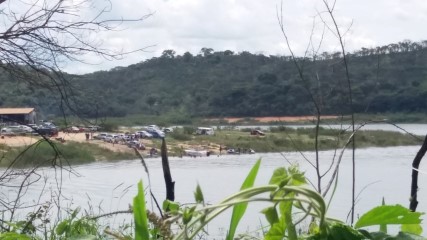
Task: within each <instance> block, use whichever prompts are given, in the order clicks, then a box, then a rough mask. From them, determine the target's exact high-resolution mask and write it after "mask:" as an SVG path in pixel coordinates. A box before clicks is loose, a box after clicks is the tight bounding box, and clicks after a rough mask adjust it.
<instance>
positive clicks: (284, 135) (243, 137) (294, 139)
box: [167, 127, 422, 152]
mask: <svg viewBox="0 0 427 240" xmlns="http://www.w3.org/2000/svg"><path fill="white" fill-rule="evenodd" d="M185 131H186V130H185V129H177V130H176V131H175V132H174V133H172V134H170V135H168V137H167V142H168V145H169V146H171V145H172V146H173V145H177V144H185V145H196V146H202V147H207V148H208V147H216V148H218V150H219V145H221V146H222V147H223V148H224V147H228V148H235V149H237V148H240V149H249V148H251V149H254V150H255V151H256V152H282V151H314V150H315V148H314V144H315V129H314V128H298V129H292V128H286V127H277V128H272V129H271V131H270V132H267V133H266V135H265V136H254V135H250V133H249V129H247V130H243V131H232V130H217V131H216V132H215V135H214V136H207V135H194V134H190V133H188V132H189V131H187V133H186V132H185ZM349 137H350V132H349V131H342V130H335V129H325V128H320V132H319V150H328V149H335V148H337V147H338V148H341V147H343V145H344V143H345V142H346V141H347V139H348V138H349ZM421 142H422V138H421V139H420V138H415V137H413V136H411V135H409V134H402V133H399V132H386V131H371V130H369V131H359V132H358V133H357V134H356V147H358V148H364V147H387V146H408V145H418V144H420V143H421Z"/></svg>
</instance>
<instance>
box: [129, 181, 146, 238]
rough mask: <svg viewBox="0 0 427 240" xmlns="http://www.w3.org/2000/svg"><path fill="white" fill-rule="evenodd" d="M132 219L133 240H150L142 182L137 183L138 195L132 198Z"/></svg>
mask: <svg viewBox="0 0 427 240" xmlns="http://www.w3.org/2000/svg"><path fill="white" fill-rule="evenodd" d="M133 217H134V219H135V240H148V239H150V235H149V232H148V219H147V210H146V207H145V195H144V187H143V185H142V181H139V182H138V194H137V195H136V196H135V197H134V198H133Z"/></svg>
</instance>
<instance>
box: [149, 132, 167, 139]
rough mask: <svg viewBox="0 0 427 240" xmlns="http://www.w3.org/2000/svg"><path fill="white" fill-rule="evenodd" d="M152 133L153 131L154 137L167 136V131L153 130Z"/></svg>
mask: <svg viewBox="0 0 427 240" xmlns="http://www.w3.org/2000/svg"><path fill="white" fill-rule="evenodd" d="M150 133H151V135H153V138H164V137H165V133H164V132H162V131H160V130H155V131H151V132H150Z"/></svg>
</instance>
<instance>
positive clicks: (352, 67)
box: [0, 40, 427, 117]
mask: <svg viewBox="0 0 427 240" xmlns="http://www.w3.org/2000/svg"><path fill="white" fill-rule="evenodd" d="M347 58H348V64H349V65H348V66H349V72H350V80H351V82H352V91H353V109H354V111H355V112H357V113H392V112H425V111H427V101H425V99H426V98H427V41H422V42H411V41H409V40H407V41H403V42H399V43H396V44H390V45H387V46H381V47H376V48H362V49H361V50H359V51H355V52H353V53H348V55H347ZM297 62H298V64H299V65H300V66H301V67H302V71H303V79H301V77H300V75H299V74H298V71H297V68H296V67H295V63H294V61H293V60H292V58H291V57H289V56H265V55H262V54H252V53H249V52H240V53H234V52H232V51H229V50H227V51H218V52H217V51H214V50H213V49H211V48H203V49H201V51H200V54H198V55H192V54H191V53H189V52H186V53H185V54H183V55H176V53H175V51H174V50H165V51H163V54H162V55H161V56H160V57H157V58H152V59H149V60H146V61H143V62H140V63H137V64H134V65H130V66H128V67H117V68H114V69H111V70H109V71H99V72H94V73H91V74H85V75H67V76H66V77H67V78H68V79H69V81H70V83H72V86H70V87H69V91H68V92H67V98H68V99H70V103H71V104H72V105H73V107H74V108H75V109H76V110H78V111H79V112H80V113H81V114H83V115H84V116H87V117H108V116H110V117H117V116H126V115H127V114H135V113H143V114H147V115H161V114H166V113H167V114H177V115H186V116H199V117H205V116H213V117H225V116H244V117H253V116H274V115H275V116H278V115H308V114H313V113H314V110H315V109H314V104H313V99H315V101H317V102H318V103H319V106H320V108H321V112H322V114H347V113H348V112H349V110H350V109H349V106H350V105H349V99H348V85H347V80H346V75H345V68H344V64H343V58H342V55H341V54H340V53H339V52H336V53H326V52H324V53H321V54H317V55H315V56H309V57H308V56H307V57H304V58H302V57H301V58H298V59H297ZM59 100H60V97H59V96H58V94H55V89H53V91H50V90H46V89H41V88H38V87H37V86H28V85H25V84H23V83H19V81H16V80H15V79H12V78H10V77H9V75H8V74H7V73H3V74H1V75H0V106H1V107H17V106H25V107H36V108H37V109H38V110H39V111H41V112H42V113H44V114H45V115H46V114H50V115H60V114H61V111H62V108H61V107H60V106H61V104H60V102H59Z"/></svg>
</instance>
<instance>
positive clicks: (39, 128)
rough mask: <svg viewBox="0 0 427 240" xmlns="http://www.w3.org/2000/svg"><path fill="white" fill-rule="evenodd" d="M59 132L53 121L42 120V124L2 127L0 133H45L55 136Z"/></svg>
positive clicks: (5, 134) (11, 134)
mask: <svg viewBox="0 0 427 240" xmlns="http://www.w3.org/2000/svg"><path fill="white" fill-rule="evenodd" d="M57 134H58V129H57V127H56V126H55V124H53V123H51V122H42V123H41V124H40V125H36V124H28V125H12V126H7V127H3V128H1V129H0V135H3V136H17V135H45V136H55V135H57Z"/></svg>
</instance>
